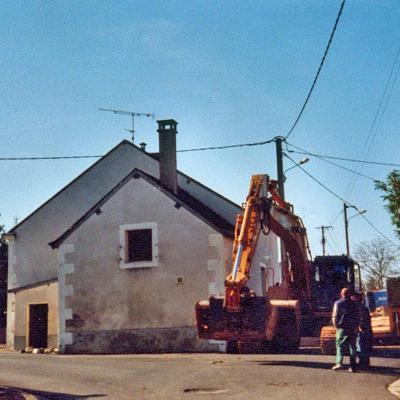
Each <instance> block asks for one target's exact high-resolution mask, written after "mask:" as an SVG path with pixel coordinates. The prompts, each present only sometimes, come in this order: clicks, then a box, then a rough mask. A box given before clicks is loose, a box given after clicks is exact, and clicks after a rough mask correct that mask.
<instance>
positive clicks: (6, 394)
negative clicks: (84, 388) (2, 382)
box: [0, 386, 106, 400]
mask: <svg viewBox="0 0 400 400" xmlns="http://www.w3.org/2000/svg"><path fill="white" fill-rule="evenodd" d="M26 394H31V395H34V396H38V397H40V398H41V399H43V400H45V399H49V400H78V399H83V400H84V399H91V398H94V397H105V396H106V395H105V394H83V395H79V394H68V393H55V392H46V391H42V390H31V389H26V388H16V387H11V386H0V399H5V400H25V399H26V397H25V396H24V395H26Z"/></svg>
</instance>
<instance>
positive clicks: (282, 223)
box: [196, 175, 313, 350]
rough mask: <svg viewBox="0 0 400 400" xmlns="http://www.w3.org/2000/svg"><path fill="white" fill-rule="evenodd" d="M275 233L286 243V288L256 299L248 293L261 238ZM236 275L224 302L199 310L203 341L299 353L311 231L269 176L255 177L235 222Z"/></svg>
mask: <svg viewBox="0 0 400 400" xmlns="http://www.w3.org/2000/svg"><path fill="white" fill-rule="evenodd" d="M269 232H273V233H275V234H276V235H277V236H278V237H279V238H280V239H281V240H282V242H283V244H284V246H282V247H284V249H282V262H281V265H282V284H279V285H274V286H272V287H270V288H269V289H268V292H267V293H266V294H265V296H264V295H263V296H257V295H256V294H255V293H254V291H252V290H250V289H249V288H248V287H247V283H248V280H249V278H250V271H251V267H252V261H253V258H254V254H255V251H256V248H257V243H258V240H259V236H260V234H263V233H264V234H268V233H269ZM232 261H233V266H232V271H231V273H230V274H229V275H228V277H227V278H226V280H225V296H224V297H210V299H209V300H202V301H199V302H198V303H197V304H196V322H197V331H198V336H199V337H200V338H202V339H216V340H226V341H228V347H229V345H230V344H237V343H250V342H251V343H253V344H254V343H258V344H260V345H262V346H267V347H268V348H271V347H272V348H279V349H285V350H293V349H296V348H297V347H298V345H299V341H300V328H301V325H302V320H304V319H307V318H308V319H310V317H311V316H312V312H313V311H312V295H311V294H312V288H311V285H310V282H311V278H312V277H311V270H312V262H311V255H310V252H309V247H308V241H307V235H306V230H305V228H304V225H303V223H302V221H301V219H300V218H299V217H298V216H296V215H295V214H294V212H293V207H292V206H291V205H290V204H289V203H287V202H285V201H284V200H283V199H282V198H281V197H280V195H279V193H278V190H277V182H276V181H272V180H269V177H268V176H267V175H254V176H252V179H251V182H250V189H249V194H248V196H247V198H246V203H245V204H244V207H243V214H239V215H238V216H237V219H236V226H235V238H234V243H233V256H232Z"/></svg>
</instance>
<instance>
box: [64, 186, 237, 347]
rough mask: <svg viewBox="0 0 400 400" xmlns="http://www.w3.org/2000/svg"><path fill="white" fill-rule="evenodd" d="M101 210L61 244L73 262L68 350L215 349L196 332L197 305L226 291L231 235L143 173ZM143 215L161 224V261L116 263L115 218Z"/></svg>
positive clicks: (142, 219)
mask: <svg viewBox="0 0 400 400" xmlns="http://www.w3.org/2000/svg"><path fill="white" fill-rule="evenodd" d="M101 211H102V212H101V213H100V214H99V215H97V214H93V215H92V216H91V217H90V218H89V219H88V220H87V221H86V222H85V223H84V224H83V225H81V226H80V227H79V228H78V229H77V230H76V231H75V232H74V233H73V234H72V235H71V236H70V237H69V238H68V239H67V240H66V241H65V243H64V244H63V246H64V247H61V248H60V251H63V249H65V248H66V247H65V246H67V248H68V251H66V252H65V254H64V255H63V262H64V264H65V265H69V266H70V267H69V271H70V272H69V273H67V274H65V277H64V282H65V285H66V287H67V288H66V292H68V293H69V295H67V296H64V300H63V301H64V307H65V309H66V310H67V311H66V313H67V314H70V316H71V317H72V318H71V319H66V323H65V333H66V334H68V333H72V337H69V338H68V340H67V343H66V347H65V350H66V351H70V352H79V351H86V352H91V351H92V352H124V351H177V349H179V348H180V349H181V350H184V351H189V350H206V349H207V350H213V349H214V350H217V349H218V346H217V345H216V344H208V342H205V341H199V340H197V339H196V332H195V313H194V306H195V303H196V301H198V300H200V299H207V298H208V297H209V296H210V293H211V292H213V293H211V294H222V293H223V282H224V278H225V274H226V270H227V268H228V265H230V253H231V246H232V243H231V241H230V240H229V241H227V240H225V239H224V238H223V237H222V236H221V235H220V234H219V233H217V232H216V231H214V230H213V229H212V228H211V227H210V226H209V225H207V224H206V223H204V222H203V221H201V220H200V219H198V218H197V217H195V216H193V214H191V213H190V212H189V211H187V210H185V208H184V207H180V208H179V209H177V208H175V202H174V201H173V200H171V199H170V198H169V197H167V196H166V195H165V194H163V193H162V192H161V191H160V190H159V189H157V188H155V187H154V186H152V185H150V184H149V183H147V182H146V181H145V180H143V179H132V180H130V181H129V182H128V183H127V184H126V185H125V186H124V187H123V188H122V189H120V190H119V191H118V192H117V193H116V194H115V195H114V196H113V197H112V198H111V199H109V200H108V201H107V203H106V204H104V205H103V206H102V208H101ZM146 222H156V223H157V225H158V266H156V267H151V268H140V269H127V270H125V269H120V267H119V264H120V241H119V229H120V225H125V224H137V223H146ZM227 255H229V256H228V257H227ZM61 270H62V268H61V269H60V271H61ZM71 271H72V272H71ZM178 277H181V278H182V279H183V283H182V284H178V283H177V278H178ZM60 281H61V279H60ZM62 292H63V288H60V293H62ZM177 329H178V331H177ZM176 332H180V333H179V334H176ZM141 336H142V337H146V338H147V339H146V341H143V340H142V345H140V339H138V338H140V337H141ZM66 337H68V336H66ZM135 338H136V339H135ZM70 340H71V342H72V343H71V344H68V342H69V341H70ZM138 340H139V342H138ZM127 343H128V344H127ZM129 343H131V344H129ZM134 343H135V344H134ZM138 343H139V344H138Z"/></svg>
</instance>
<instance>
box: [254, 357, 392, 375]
mask: <svg viewBox="0 0 400 400" xmlns="http://www.w3.org/2000/svg"><path fill="white" fill-rule="evenodd" d="M254 362H257V363H258V365H268V366H274V365H275V366H286V367H300V368H317V369H331V368H332V366H333V364H334V363H326V362H318V361H295V360H292V361H285V360H279V361H278V360H275V361H254ZM359 373H364V374H379V375H386V376H396V377H398V376H399V374H400V367H399V368H393V367H381V366H372V367H370V368H369V369H368V371H359Z"/></svg>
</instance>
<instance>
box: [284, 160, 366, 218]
mask: <svg viewBox="0 0 400 400" xmlns="http://www.w3.org/2000/svg"><path fill="white" fill-rule="evenodd" d="M285 157H287V158H288V159H289V160H290V161H292V162H293V163H295V164H297V163H296V161H294V160H293V158H291V157H290V156H288V155H287V154H286V153H285ZM298 167H299V168H300V169H301V170H302V171H303V172H304V173H305V174H306V175H308V176H309V177H310V178H311V179H312V180H313V181H315V182H317V183H318V185H320V186H322V187H323V188H324V189H325V190H327V191H328V192H329V193H331V194H332V195H333V196H335V197H336V198H337V199H339V200H340V201H341V202H343V203H346V204H348V205H350V206H352V207H355V206H353V205H352V204H350V203H349V202H348V201H347V200H345V199H343V198H342V197H340V196H339V195H338V194H337V193H335V192H334V191H333V190H331V189H329V188H328V186H325V185H324V184H323V183H322V182H320V181H319V180H318V179H317V178H315V177H314V176H312V175H311V174H310V173H309V172H307V171H306V170H305V169H304V168H303V167H302V166H301V165H300V164H298ZM355 208H356V209H357V210H358V208H357V207H355Z"/></svg>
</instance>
